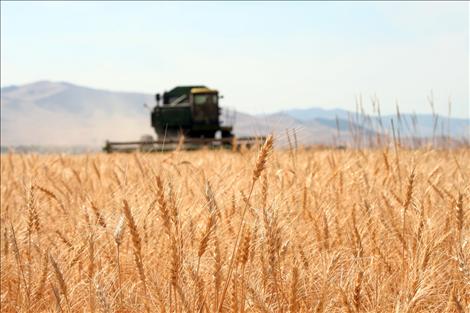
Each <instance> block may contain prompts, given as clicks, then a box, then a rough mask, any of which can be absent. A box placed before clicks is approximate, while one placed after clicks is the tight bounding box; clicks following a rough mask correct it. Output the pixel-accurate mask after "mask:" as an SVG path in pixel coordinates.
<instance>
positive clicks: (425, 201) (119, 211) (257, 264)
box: [1, 144, 470, 313]
mask: <svg viewBox="0 0 470 313" xmlns="http://www.w3.org/2000/svg"><path fill="white" fill-rule="evenodd" d="M260 151H261V152H260ZM1 179H2V181H1V238H2V243H1V310H2V312H53V311H58V312H351V313H353V312H470V300H469V299H470V248H469V245H470V243H469V238H470V230H469V221H468V218H469V213H468V211H469V210H468V209H469V206H468V203H469V198H470V187H469V182H470V150H469V149H456V150H452V151H448V150H432V149H430V150H426V149H421V150H405V149H398V150H395V149H393V148H390V149H388V150H385V149H375V150H374V149H370V150H327V149H325V150H304V149H298V150H292V151H291V150H282V151H281V150H274V151H273V150H272V148H271V147H270V145H269V144H268V145H267V146H266V145H265V147H264V148H262V149H253V150H250V151H241V152H231V151H195V152H183V151H176V152H173V153H164V154H143V153H140V154H139V153H137V154H114V155H105V154H90V155H77V156H62V155H33V154H26V155H18V154H6V155H2V157H1Z"/></svg>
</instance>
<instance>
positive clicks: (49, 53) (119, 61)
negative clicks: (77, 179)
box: [1, 1, 470, 151]
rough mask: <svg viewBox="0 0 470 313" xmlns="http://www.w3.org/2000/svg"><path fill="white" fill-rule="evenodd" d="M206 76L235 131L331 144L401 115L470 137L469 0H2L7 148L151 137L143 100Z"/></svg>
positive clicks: (426, 129) (418, 129)
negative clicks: (288, 135)
mask: <svg viewBox="0 0 470 313" xmlns="http://www.w3.org/2000/svg"><path fill="white" fill-rule="evenodd" d="M200 84H202V85H206V86H208V87H211V88H214V89H217V90H218V91H219V92H220V94H222V95H223V96H224V98H223V99H221V105H222V107H224V110H225V112H226V115H225V116H222V118H225V119H226V122H227V123H232V124H234V131H235V133H236V134H237V135H260V134H266V133H268V132H275V133H276V132H277V133H282V134H284V133H285V132H286V131H287V132H289V131H292V132H296V134H297V136H298V140H299V141H300V142H302V143H305V144H309V143H322V144H329V143H331V142H332V140H333V139H332V138H338V137H342V138H343V140H346V141H347V140H349V139H348V138H350V133H351V127H353V128H357V127H359V128H360V127H365V125H364V124H363V123H361V121H363V120H364V119H359V118H357V115H358V114H361V115H362V116H364V115H367V116H369V117H372V119H370V118H369V122H368V123H369V124H367V127H369V126H370V130H369V131H371V132H374V131H377V129H378V127H376V126H377V123H378V120H376V118H377V117H378V116H380V117H381V118H382V119H383V121H384V125H382V131H389V130H390V121H391V118H396V117H397V113H398V112H399V113H398V116H399V117H400V118H402V119H403V121H404V122H403V123H397V125H395V126H396V127H397V128H398V130H399V131H400V132H401V135H402V136H405V137H406V136H420V137H430V136H435V135H436V133H437V134H441V135H445V136H451V137H452V138H456V139H462V138H463V139H467V140H468V138H469V134H470V120H469V117H470V116H469V88H470V87H469V3H468V2H412V3H408V2H135V1H133V2H71V3H70V2H69V3H67V2H55V1H54V2H8V1H2V2H1V140H2V149H3V150H5V149H6V147H9V146H10V147H11V146H22V145H23V146H31V145H34V146H68V147H70V146H84V147H90V148H91V149H94V148H97V147H100V146H102V144H103V143H104V141H105V140H106V139H113V140H133V139H138V138H139V137H140V136H141V135H143V134H153V129H152V128H151V125H150V117H149V109H148V108H146V107H145V106H144V103H145V104H146V105H147V107H149V108H151V107H153V106H154V105H155V99H154V95H155V93H157V92H159V93H161V92H163V91H167V90H170V89H172V88H173V87H175V86H178V85H200ZM397 108H398V109H397ZM397 111H398V112H397ZM227 112H228V113H227ZM354 115H356V119H353V120H351V116H354ZM412 124H413V125H412ZM348 136H349V137H348ZM3 150H2V151H3Z"/></svg>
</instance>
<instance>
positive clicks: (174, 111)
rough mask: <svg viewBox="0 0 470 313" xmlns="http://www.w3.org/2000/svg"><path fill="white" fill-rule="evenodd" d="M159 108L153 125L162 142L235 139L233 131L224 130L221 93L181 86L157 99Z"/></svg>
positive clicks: (155, 113)
mask: <svg viewBox="0 0 470 313" xmlns="http://www.w3.org/2000/svg"><path fill="white" fill-rule="evenodd" d="M155 98H156V100H157V105H156V106H155V107H154V108H153V110H152V114H151V124H152V127H153V128H154V129H155V132H156V134H157V137H158V138H175V137H179V136H181V135H183V136H185V137H186V138H214V137H215V134H216V132H217V131H220V132H221V136H222V138H228V137H232V127H230V126H224V127H223V126H221V122H220V113H221V110H220V107H219V92H218V91H217V90H215V89H209V88H207V87H205V86H180V87H175V88H173V89H172V90H170V91H168V92H164V93H163V104H162V105H160V103H159V102H160V101H159V100H160V95H159V94H157V95H156V96H155Z"/></svg>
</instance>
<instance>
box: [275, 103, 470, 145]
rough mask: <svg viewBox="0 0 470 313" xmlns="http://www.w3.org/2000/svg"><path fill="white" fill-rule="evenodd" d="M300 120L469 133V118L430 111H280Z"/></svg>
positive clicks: (416, 132) (424, 133)
mask: <svg viewBox="0 0 470 313" xmlns="http://www.w3.org/2000/svg"><path fill="white" fill-rule="evenodd" d="M284 113H285V114H287V115H290V116H292V117H294V118H296V119H298V120H299V121H301V122H303V123H307V124H308V123H313V122H315V123H321V124H324V125H330V126H332V127H333V126H335V127H336V125H339V126H340V129H343V130H344V129H345V128H348V129H349V128H350V126H349V124H350V123H351V122H353V123H354V124H356V125H362V126H364V127H367V128H369V129H374V130H375V131H377V132H380V133H384V132H385V133H386V132H388V133H391V132H392V122H391V121H392V120H393V122H394V125H393V127H394V128H395V130H396V131H397V133H398V132H399V133H400V135H401V136H406V137H410V136H415V137H420V138H423V137H432V136H447V135H449V136H450V137H453V138H456V139H460V138H467V139H468V138H469V136H470V119H468V118H467V119H465V118H448V117H446V116H442V115H436V116H433V115H432V114H415V115H413V114H406V113H405V114H400V116H399V117H398V116H397V115H384V116H381V117H380V118H379V117H377V116H376V115H375V116H365V115H361V114H357V113H355V112H350V111H346V110H343V109H333V110H325V109H321V108H309V109H293V110H287V111H284Z"/></svg>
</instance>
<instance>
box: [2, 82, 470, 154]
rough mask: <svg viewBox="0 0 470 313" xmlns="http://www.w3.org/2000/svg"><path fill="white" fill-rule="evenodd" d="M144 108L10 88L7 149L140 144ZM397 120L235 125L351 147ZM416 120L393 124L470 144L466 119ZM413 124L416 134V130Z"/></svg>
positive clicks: (68, 89)
mask: <svg viewBox="0 0 470 313" xmlns="http://www.w3.org/2000/svg"><path fill="white" fill-rule="evenodd" d="M144 103H147V104H148V105H149V106H152V105H153V104H154V98H153V95H151V94H143V93H128V92H116V91H107V90H99V89H93V88H88V87H82V86H77V85H74V84H70V83H66V82H49V81H40V82H35V83H31V84H27V85H22V86H9V87H4V88H2V89H1V113H2V114H1V139H2V146H3V147H4V148H3V150H2V151H4V150H5V147H6V146H20V145H22V146H24V147H28V146H35V147H38V146H51V147H53V148H51V149H52V151H55V149H56V147H60V146H69V147H71V146H73V147H91V148H92V149H96V148H97V147H100V146H102V145H103V143H104V142H105V140H106V139H109V140H117V141H124V140H136V139H139V138H140V137H141V135H143V134H152V135H155V134H154V130H153V129H152V128H151V126H150V118H149V111H148V109H147V108H145V107H144ZM222 118H224V115H222ZM391 118H392V116H384V117H382V123H380V121H379V120H378V118H376V117H365V116H358V115H357V114H355V113H352V112H349V111H346V110H342V109H335V110H324V109H321V108H310V109H292V110H286V111H282V112H278V113H274V114H267V115H249V114H245V113H241V112H236V118H235V119H233V118H232V119H231V120H232V123H233V124H234V132H235V134H236V135H238V136H253V135H266V134H268V133H272V132H274V133H275V134H276V135H277V138H278V140H277V142H278V144H280V145H286V144H287V143H288V141H289V140H291V141H292V142H294V141H297V142H298V144H331V143H334V144H347V143H348V142H351V141H352V140H353V136H352V133H351V129H353V130H355V132H357V131H360V132H361V133H363V134H367V135H371V136H373V135H374V134H375V132H390V129H391V122H390V119H391ZM393 118H394V119H396V117H393ZM413 118H414V117H413V116H411V115H402V116H401V122H398V121H395V127H396V128H398V130H399V132H400V134H401V135H403V136H411V135H413V136H414V135H419V136H422V137H423V136H424V137H426V136H432V134H433V129H435V131H434V132H435V133H436V135H441V134H442V133H443V132H444V131H445V132H444V133H445V134H447V131H449V133H450V134H451V135H452V136H454V137H457V138H460V137H462V136H463V137H465V136H466V138H468V135H469V130H470V121H469V120H468V119H456V118H453V119H450V123H449V124H445V125H444V124H442V123H441V121H442V122H446V123H447V119H446V118H443V117H438V125H437V126H436V127H435V128H434V123H435V119H434V118H433V117H432V116H430V115H417V116H416V123H415V124H413ZM381 125H382V126H381ZM413 125H416V129H417V130H418V131H416V132H413V131H414V126H413ZM442 125H444V126H442ZM447 125H449V126H448V127H447ZM294 131H295V136H294ZM287 133H289V135H287ZM24 147H23V148H24ZM24 149H27V148H24ZM73 149H75V148H73ZM46 150H47V149H46ZM73 151H76V150H73Z"/></svg>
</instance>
